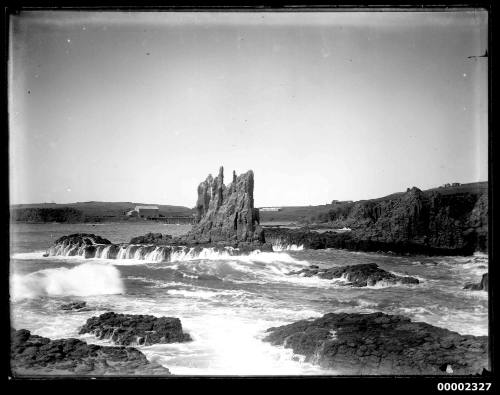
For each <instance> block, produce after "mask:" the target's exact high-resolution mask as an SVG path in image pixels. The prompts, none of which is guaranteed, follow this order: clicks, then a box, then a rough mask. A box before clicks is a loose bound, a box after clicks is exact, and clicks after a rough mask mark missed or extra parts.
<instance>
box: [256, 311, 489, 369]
mask: <svg viewBox="0 0 500 395" xmlns="http://www.w3.org/2000/svg"><path fill="white" fill-rule="evenodd" d="M267 333H268V335H267V337H266V338H265V339H264V341H267V342H270V343H271V344H273V345H277V346H284V347H285V348H291V349H292V350H293V352H294V353H295V354H299V355H304V356H305V360H306V361H307V362H311V363H315V364H318V365H320V366H321V367H323V368H327V369H334V370H335V371H337V372H338V373H339V374H350V375H352V374H354V375H380V374H386V375H401V374H403V375H412V374H431V375H442V374H445V375H446V374H458V375H473V374H478V373H479V374H480V373H482V372H483V369H487V370H489V369H490V367H489V360H488V338H487V336H472V335H460V334H458V333H456V332H452V331H449V330H447V329H443V328H438V327H435V326H432V325H429V324H427V323H423V322H412V321H411V320H410V319H409V318H406V317H403V316H399V315H389V314H384V313H381V312H377V313H371V314H359V313H352V314H349V313H338V314H335V313H329V314H326V315H324V316H323V317H321V318H318V319H315V320H310V321H309V320H303V321H298V322H295V323H293V324H289V325H284V326H280V327H274V328H269V329H268V330H267ZM448 366H449V368H448ZM443 367H446V368H444V369H443Z"/></svg>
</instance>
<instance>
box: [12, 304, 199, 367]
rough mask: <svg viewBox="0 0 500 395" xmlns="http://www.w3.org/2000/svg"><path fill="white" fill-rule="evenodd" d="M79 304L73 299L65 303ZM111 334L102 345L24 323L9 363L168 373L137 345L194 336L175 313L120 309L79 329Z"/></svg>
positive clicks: (14, 336)
mask: <svg viewBox="0 0 500 395" xmlns="http://www.w3.org/2000/svg"><path fill="white" fill-rule="evenodd" d="M75 307H76V308H77V309H81V308H82V307H85V303H84V302H74V303H71V304H68V305H63V306H61V309H72V308H75ZM86 333H89V334H93V335H95V336H96V337H97V338H98V339H109V340H110V341H112V342H113V343H114V344H115V346H100V345H95V344H87V343H86V342H84V341H82V340H80V339H75V338H70V339H56V340H51V339H49V338H45V337H41V336H37V335H32V334H31V333H30V332H29V331H28V330H26V329H20V330H17V331H16V330H15V329H12V330H11V368H12V371H13V373H14V374H15V375H18V376H31V375H70V374H74V375H97V376H101V375H148V376H151V375H169V374H170V371H169V370H168V369H167V368H165V367H163V366H161V365H159V364H157V363H154V362H150V361H148V360H147V358H146V356H145V355H144V354H143V353H142V352H140V351H139V350H138V349H137V348H135V347H130V346H131V345H134V346H148V345H151V344H157V343H162V344H166V343H177V342H186V341H191V340H192V339H191V336H190V335H189V334H188V333H185V332H183V330H182V324H181V321H180V320H179V319H178V318H175V317H154V316H151V315H133V314H117V313H114V312H107V313H104V314H101V315H100V316H98V317H92V318H89V319H88V320H87V322H86V323H85V324H84V325H83V326H82V327H81V328H80V330H79V334H86Z"/></svg>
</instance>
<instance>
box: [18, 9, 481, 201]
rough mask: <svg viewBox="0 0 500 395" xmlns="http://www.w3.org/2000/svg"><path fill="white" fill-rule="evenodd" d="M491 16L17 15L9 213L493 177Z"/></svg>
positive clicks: (324, 194)
mask: <svg viewBox="0 0 500 395" xmlns="http://www.w3.org/2000/svg"><path fill="white" fill-rule="evenodd" d="M487 17H488V15H487V12H486V11H481V10H473V9H470V10H460V11H448V12H436V11H433V12H307V13H304V12H298V13H293V12H274V13H273V12H236V13H235V12H225V13H222V12H115V11H112V12H103V11H101V12H84V11H32V12H21V13H20V14H19V15H17V16H12V17H11V24H10V42H9V47H10V48H9V79H8V82H9V86H8V92H9V103H8V104H9V158H10V172H9V174H10V201H11V204H19V203H42V202H55V203H70V202H78V201H91V200H93V201H132V202H143V203H156V204H173V205H183V206H188V207H193V206H194V205H195V203H196V198H197V195H196V189H197V186H198V184H199V183H200V182H201V181H203V180H204V179H205V178H206V176H207V175H208V173H212V174H213V175H216V174H217V172H218V169H219V167H220V166H224V169H225V176H226V181H227V182H226V184H228V183H229V182H230V180H231V174H232V171H233V170H235V171H236V173H237V174H240V173H243V172H245V171H247V170H249V169H252V170H253V171H254V174H255V190H254V196H255V206H256V207H262V206H290V205H317V204H325V203H329V202H331V201H332V200H333V199H336V200H361V199H370V198H376V197H381V196H385V195H388V194H390V193H393V192H398V191H404V190H406V188H408V187H412V186H417V187H419V188H421V189H428V188H432V187H436V186H439V185H442V184H444V183H448V182H461V183H467V182H476V181H486V180H487V179H488V58H486V57H483V58H468V57H469V56H477V55H482V54H484V52H485V50H486V49H487V45H488V39H487V34H488V25H487V19H488V18H487Z"/></svg>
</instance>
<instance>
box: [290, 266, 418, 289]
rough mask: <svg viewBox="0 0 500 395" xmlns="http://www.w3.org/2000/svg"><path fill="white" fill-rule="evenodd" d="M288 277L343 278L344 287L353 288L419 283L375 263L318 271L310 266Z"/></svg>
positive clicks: (318, 269) (414, 279)
mask: <svg viewBox="0 0 500 395" xmlns="http://www.w3.org/2000/svg"><path fill="white" fill-rule="evenodd" d="M288 275H299V276H304V277H312V276H318V277H319V278H323V279H327V280H331V279H334V278H344V279H345V280H346V281H348V282H347V283H346V284H345V285H350V286H353V287H366V286H374V285H376V284H377V283H387V284H397V283H400V284H418V283H419V281H418V280H417V279H416V278H413V277H409V276H408V277H403V276H396V275H395V274H392V273H390V272H387V271H385V270H383V269H381V268H379V267H378V266H377V264H376V263H367V264H360V265H349V266H341V267H333V268H325V269H320V268H319V267H317V266H312V267H309V268H306V269H302V270H299V271H295V272H290V273H288Z"/></svg>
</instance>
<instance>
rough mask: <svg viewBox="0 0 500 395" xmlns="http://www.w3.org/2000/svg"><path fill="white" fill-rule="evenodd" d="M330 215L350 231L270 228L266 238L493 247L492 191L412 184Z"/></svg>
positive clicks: (363, 245)
mask: <svg viewBox="0 0 500 395" xmlns="http://www.w3.org/2000/svg"><path fill="white" fill-rule="evenodd" d="M338 206H339V207H337V208H336V209H334V210H331V215H330V220H331V221H333V222H334V223H335V224H336V226H338V227H339V228H340V227H347V228H350V229H352V230H351V231H350V232H344V233H336V232H333V231H332V232H324V233H318V232H314V231H310V230H309V229H307V228H303V229H281V228H272V229H268V228H266V230H265V232H266V240H267V241H268V242H272V243H273V244H275V243H281V244H296V245H303V246H304V247H305V248H313V249H318V248H345V249H349V250H361V251H392V252H395V253H412V254H427V255H471V254H472V253H474V252H475V251H487V244H488V194H487V192H477V193H473V192H465V193H450V194H444V193H439V192H436V191H430V192H422V191H421V190H420V189H418V188H415V187H413V188H411V189H409V190H408V191H407V192H405V193H399V194H394V195H390V196H387V197H384V198H380V199H372V200H364V201H358V202H354V203H345V204H340V205H338Z"/></svg>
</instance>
